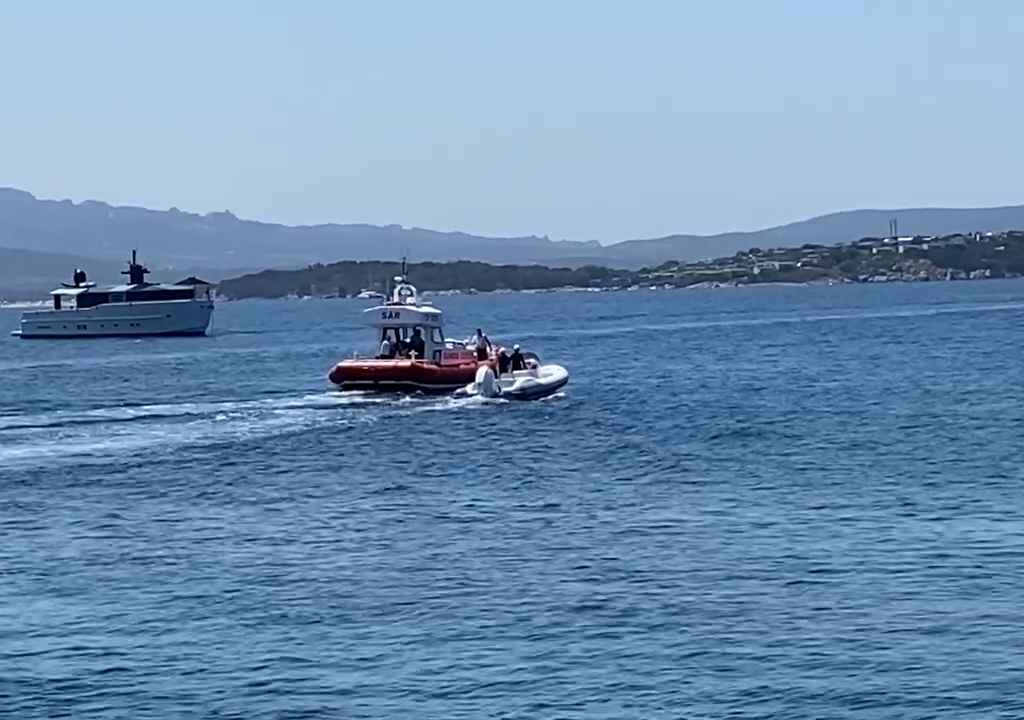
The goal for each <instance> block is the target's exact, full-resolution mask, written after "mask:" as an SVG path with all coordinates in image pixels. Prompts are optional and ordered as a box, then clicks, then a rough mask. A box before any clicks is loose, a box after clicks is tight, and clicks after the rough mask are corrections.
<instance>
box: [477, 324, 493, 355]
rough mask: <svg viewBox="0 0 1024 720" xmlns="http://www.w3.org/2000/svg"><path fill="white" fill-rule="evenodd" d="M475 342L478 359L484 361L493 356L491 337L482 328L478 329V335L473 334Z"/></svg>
mask: <svg viewBox="0 0 1024 720" xmlns="http://www.w3.org/2000/svg"><path fill="white" fill-rule="evenodd" d="M473 344H474V345H475V346H476V359H477V360H479V361H481V362H483V361H484V360H486V359H487V358H489V357H490V356H491V339H490V338H489V337H487V335H486V334H484V331H483V330H481V329H480V328H477V329H476V335H474V336H473Z"/></svg>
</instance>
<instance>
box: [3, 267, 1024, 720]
mask: <svg viewBox="0 0 1024 720" xmlns="http://www.w3.org/2000/svg"><path fill="white" fill-rule="evenodd" d="M438 303H439V304H441V305H442V306H443V308H444V309H445V311H446V316H447V324H448V329H449V334H453V335H459V336H462V335H468V334H469V333H470V332H471V331H472V330H473V329H475V328H476V327H477V326H482V327H483V328H484V329H485V330H487V331H488V333H489V334H490V336H491V337H492V338H494V339H496V340H502V341H505V342H513V341H514V342H520V343H522V345H523V346H524V348H526V349H529V350H533V351H536V352H537V353H539V354H540V356H541V357H542V358H543V359H545V360H550V361H552V362H558V363H560V364H563V365H565V366H567V367H568V368H569V370H570V371H571V373H572V380H571V382H570V384H569V385H568V387H567V388H566V390H565V392H564V393H562V394H560V395H558V396H555V397H553V398H550V399H548V400H545V401H540V402H534V403H502V402H481V401H475V400H465V399H461V400H460V399H451V398H444V397H442V398H436V397H435V398H427V397H415V396H413V397H399V398H381V397H371V396H341V395H339V394H337V393H335V392H333V391H332V390H331V388H330V387H329V384H328V383H327V380H326V373H327V371H328V369H329V368H330V366H331V365H332V364H333V363H334V362H336V361H337V360H338V359H340V358H342V357H344V356H350V355H351V354H352V353H353V352H354V351H370V350H372V348H373V345H374V343H373V341H372V338H371V336H370V334H369V332H368V331H367V330H366V329H365V328H363V327H362V326H361V324H360V323H361V318H360V310H361V309H362V308H363V307H365V305H366V303H363V302H359V301H355V300H313V301H244V302H236V303H222V304H220V305H219V306H218V308H217V311H216V313H215V315H216V317H215V325H214V331H213V334H212V336H211V337H207V338H181V339H171V338H167V339H145V340H131V339H109V340H88V341H86V340H79V341H24V340H18V339H15V338H7V337H3V338H0V716H3V717H10V718H19V719H20V718H37V717H57V716H66V717H73V718H97V719H100V718H102V719H104V720H106V719H113V718H132V719H139V718H195V717H221V718H268V719H269V718H304V717H308V718H321V717H337V718H587V719H597V718H609V719H610V718H643V719H647V718H936V717H943V718H1019V717H1024V282H1022V281H990V282H974V283H934V284H915V285H881V286H847V287H834V288H814V287H793V288H788V287H761V288H747V289H723V290H708V291H702V290H677V291H657V292H654V291H649V290H641V291H638V292H620V293H601V294H596V293H595V294H589V293H575V294H571V293H556V294H537V295H525V294H521V295H489V296H488V295H480V296H464V297H453V298H439V299H438ZM17 318H18V312H17V311H15V310H10V309H7V310H0V330H4V331H6V330H9V329H15V328H16V326H17Z"/></svg>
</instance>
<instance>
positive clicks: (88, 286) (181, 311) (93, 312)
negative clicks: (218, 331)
mask: <svg viewBox="0 0 1024 720" xmlns="http://www.w3.org/2000/svg"><path fill="white" fill-rule="evenodd" d="M148 273H149V269H148V268H146V267H144V266H143V265H141V264H140V263H139V262H138V261H137V257H136V253H135V251H134V250H133V251H132V258H131V261H130V262H129V263H128V270H125V271H122V274H124V275H127V276H128V283H127V284H124V285H114V286H106V287H98V286H97V285H96V283H92V282H88V278H87V277H86V274H85V272H83V271H82V270H75V273H74V275H73V277H72V282H71V283H62V285H61V287H59V288H57V289H55V290H53V291H51V292H50V297H51V300H52V303H53V305H52V307H51V308H49V309H47V310H35V311H29V312H25V313H23V314H22V316H21V329H20V330H18V331H15V332H14V333H13V334H14V335H19V336H21V337H22V338H26V339H27V338H72V337H119V336H122V337H123V336H149V335H205V334H206V332H207V330H208V329H209V326H210V319H211V317H212V316H213V306H214V300H213V286H212V285H211V284H210V283H207V282H205V281H203V280H200V279H198V278H196V277H189V278H186V279H185V280H182V281H181V282H179V283H174V284H165V283H149V282H146V275H147V274H148Z"/></svg>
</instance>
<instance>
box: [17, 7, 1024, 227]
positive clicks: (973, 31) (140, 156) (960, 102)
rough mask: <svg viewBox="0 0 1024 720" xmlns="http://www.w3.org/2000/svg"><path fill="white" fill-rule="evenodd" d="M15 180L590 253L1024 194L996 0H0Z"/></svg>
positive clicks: (1007, 37) (78, 195)
mask: <svg viewBox="0 0 1024 720" xmlns="http://www.w3.org/2000/svg"><path fill="white" fill-rule="evenodd" d="M3 15H4V19H5V22H3V23H0V77H3V78H4V87H5V91H6V97H5V110H6V112H5V113H3V114H0V152H2V154H3V157H4V163H3V164H2V166H0V185H4V186H10V187H14V188H18V189H23V190H26V191H28V192H31V193H33V194H34V195H36V196H37V197H40V198H47V199H63V198H71V199H72V200H74V201H75V202H76V203H77V202H81V201H83V200H86V199H94V200H101V201H104V202H109V203H111V204H113V205H134V206H141V207H149V208H154V209H167V208H169V207H172V206H176V207H179V208H181V209H183V210H189V211H193V212H200V213H205V212H213V211H220V210H225V209H228V210H230V211H231V212H233V213H235V214H236V215H238V216H239V217H244V218H247V219H254V220H261V221H266V222H279V223H284V224H289V225H311V224H318V223H324V222H337V223H342V224H348V223H360V222H365V223H371V224H375V225H388V224H400V225H403V226H407V227H413V226H415V227H424V228H430V229H435V230H442V231H463V232H467V233H474V234H481V235H492V236H518V235H547V236H549V237H550V238H551V239H553V240H562V239H565V240H598V241H601V242H602V243H605V244H607V243H609V242H614V241H617V240H623V239H629V238H641V237H660V236H665V235H671V234H700V235H708V234H716V233H722V232H730V231H745V230H757V229H762V228H766V227H771V226H776V225H781V224H785V223H789V222H794V221H799V220H802V219H806V218H810V217H814V216H818V215H823V214H827V213H830V212H837V211H843V210H854V209H862V208H902V207H915V208H917V207H957V208H960V207H993V206H1004V205H1014V204H1020V203H1021V201H1022V199H1021V197H1020V196H1019V194H1017V193H1016V192H1015V191H1014V187H1015V181H1014V178H1013V177H1012V175H1013V168H1014V166H1016V165H1017V163H1018V162H1019V160H1020V159H1021V157H1020V155H1021V150H1020V149H1019V143H1018V142H1017V135H1018V132H1017V128H1016V122H1015V118H1016V115H1017V111H1018V110H1019V109H1020V106H1021V104H1022V102H1024V101H1022V100H1021V99H1020V98H1019V97H1018V96H1017V94H1015V93H1014V92H1013V83H1012V78H1013V77H1014V76H1015V75H1016V74H1017V73H1018V71H1020V70H1022V69H1024V61H1022V60H1021V59H1020V58H1019V57H1017V54H1016V53H1015V52H1014V48H1015V44H1014V40H1015V38H1016V37H1018V36H1019V33H1018V30H1020V29H1021V27H1022V26H1024V13H1020V12H1019V11H1018V10H1017V8H1016V7H1015V6H1014V5H1012V4H1010V3H1009V2H1005V1H1003V0H998V1H993V2H988V3H985V4H984V5H982V6H979V7H974V6H967V5H957V4H953V3H942V4H940V3H926V2H900V3H874V2H865V3H843V4H838V3H837V4H834V5H827V6H820V5H818V4H815V3H811V2H795V1H791V2H784V3H778V4H774V5H771V6H768V5H765V6H762V5H759V4H754V3H744V2H732V3H719V4H715V5H714V6H697V5H689V4H686V5H683V4H674V3H660V2H651V3H645V4H643V5H641V6H639V7H632V8H625V7H620V6H612V5H601V6H596V5H590V4H584V3H565V4H560V5H558V6H553V7H549V6H547V5H545V4H542V3H535V2H534V3H530V2H527V3H521V4H519V5H517V6H516V7H515V8H512V9H506V8H496V7H481V6H477V5H474V4H471V3H444V4H442V5H431V6H429V7H427V6H422V7H421V6H418V5H401V4H399V5H393V6H383V5H381V6H372V7H371V6H363V5H354V4H331V3H318V2H311V3H307V4H305V5H303V6H302V7H301V8H287V9H284V8H280V7H276V6H273V5H270V4H265V5H261V4H254V3H245V4H242V3H224V4H221V5H219V6H216V7H212V8H207V7H205V6H204V5H202V4H199V3H194V2H187V3H183V4H179V5H176V6H175V7H174V8H157V7H148V6H145V7H136V6H135V5H132V4H130V3H126V2H106V3H99V4H92V5H89V6H87V7H86V6H79V5H75V4H72V3H54V4H51V5H48V6H46V7H36V6H22V7H9V8H5V9H4V11H3Z"/></svg>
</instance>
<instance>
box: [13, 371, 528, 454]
mask: <svg viewBox="0 0 1024 720" xmlns="http://www.w3.org/2000/svg"><path fill="white" fill-rule="evenodd" d="M507 403H508V401H507V400H504V399H487V398H476V397H467V398H454V397H450V396H444V397H438V396H436V395H402V396H387V395H379V394H373V393H358V392H345V393H342V392H339V391H336V390H331V391H327V392H323V393H306V394H302V395H297V396H285V397H281V396H278V397H266V398H259V399H254V400H212V401H183V402H179V403H154V404H143V405H134V406H132V405H129V406H111V407H96V408H89V409H85V410H79V411H75V410H54V411H52V412H36V413H27V414H15V415H0V465H4V466H15V465H17V466H22V467H26V466H27V467H44V466H52V465H60V464H62V463H67V462H76V463H80V464H81V463H88V462H101V461H110V460H111V459H123V457H124V454H125V453H130V452H134V451H140V450H146V451H147V453H148V456H149V457H154V458H156V457H160V456H162V455H165V454H170V453H173V452H175V451H176V450H177V449H180V448H182V447H203V446H211V445H216V444H222V443H236V442H246V441H252V440H257V439H261V438H270V437H274V436H284V435H293V434H301V433H306V432H310V431H315V430H316V429H317V428H321V427H327V426H330V427H332V428H337V427H338V426H339V425H343V426H344V425H347V426H350V427H356V428H357V427H360V426H371V425H375V424H376V423H379V422H381V421H383V420H387V419H388V418H396V417H401V416H404V415H409V414H419V413H424V412H428V413H431V412H445V411H463V410H472V409H475V408H483V407H488V406H494V405H503V404H507Z"/></svg>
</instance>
